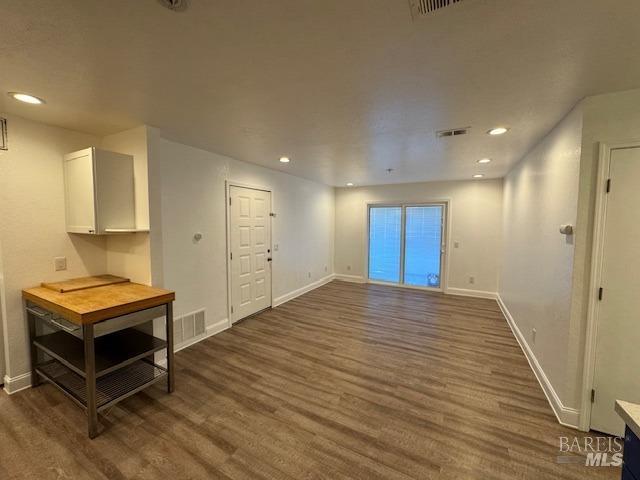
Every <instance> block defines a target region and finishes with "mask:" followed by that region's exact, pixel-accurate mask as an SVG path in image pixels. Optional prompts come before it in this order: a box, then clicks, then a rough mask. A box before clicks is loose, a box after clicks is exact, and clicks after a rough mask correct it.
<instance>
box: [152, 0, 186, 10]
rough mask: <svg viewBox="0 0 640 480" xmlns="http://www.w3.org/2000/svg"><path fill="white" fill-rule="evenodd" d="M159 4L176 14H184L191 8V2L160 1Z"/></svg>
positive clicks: (184, 0) (176, 0) (177, 0)
mask: <svg viewBox="0 0 640 480" xmlns="http://www.w3.org/2000/svg"><path fill="white" fill-rule="evenodd" d="M158 3H160V5H162V6H163V7H166V8H168V9H169V10H173V11H174V12H184V11H185V10H186V9H187V7H188V6H189V0H158Z"/></svg>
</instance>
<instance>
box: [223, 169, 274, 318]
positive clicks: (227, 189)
mask: <svg viewBox="0 0 640 480" xmlns="http://www.w3.org/2000/svg"><path fill="white" fill-rule="evenodd" d="M231 187H240V188H250V189H252V190H261V191H263V192H269V194H270V197H271V205H270V206H269V210H270V212H269V213H270V215H269V222H270V224H271V226H270V232H271V235H270V236H271V238H270V239H269V243H270V244H269V250H270V252H271V255H273V217H272V216H271V213H273V205H274V203H275V202H274V192H273V189H271V188H268V187H262V186H257V185H250V184H246V183H242V182H235V181H233V180H226V181H225V185H224V211H225V217H226V229H227V249H226V259H227V261H226V265H227V318H228V319H229V324H230V325H233V323H234V317H233V313H232V312H231V303H232V301H231V293H232V292H231V264H230V255H231V217H230V215H229V199H230V198H231ZM269 263H270V266H269V268H271V289H270V290H271V291H270V292H269V297H270V303H271V305H270V306H271V307H272V308H273V263H274V262H269Z"/></svg>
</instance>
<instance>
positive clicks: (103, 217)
mask: <svg viewBox="0 0 640 480" xmlns="http://www.w3.org/2000/svg"><path fill="white" fill-rule="evenodd" d="M93 165H94V168H95V190H96V218H97V225H96V226H97V229H96V231H97V232H98V233H116V232H124V231H134V230H135V229H136V217H135V193H134V185H133V157H132V156H131V155H124V154H121V153H115V152H107V151H105V150H100V149H98V148H96V149H94V162H93Z"/></svg>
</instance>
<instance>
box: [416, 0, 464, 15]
mask: <svg viewBox="0 0 640 480" xmlns="http://www.w3.org/2000/svg"><path fill="white" fill-rule="evenodd" d="M461 1H462V0H409V8H410V9H411V17H412V18H413V19H414V20H416V19H418V18H421V17H426V16H428V15H430V14H432V13H433V12H435V11H436V10H440V9H441V8H445V7H448V6H450V5H453V4H454V3H458V2H461Z"/></svg>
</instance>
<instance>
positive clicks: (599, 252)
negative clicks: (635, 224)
mask: <svg viewBox="0 0 640 480" xmlns="http://www.w3.org/2000/svg"><path fill="white" fill-rule="evenodd" d="M637 147H640V140H632V141H627V142H619V143H604V142H600V155H599V159H598V173H597V180H596V198H595V212H594V217H593V218H594V221H593V245H592V248H591V272H590V280H589V298H588V307H587V325H586V336H585V348H584V361H583V373H582V385H583V388H582V402H581V409H580V424H579V427H580V430H583V431H589V429H590V427H591V406H592V404H591V390H592V389H593V381H594V376H595V367H596V342H597V339H598V312H599V306H600V304H599V300H598V290H599V289H600V286H601V281H602V264H603V262H604V235H605V225H606V219H607V180H608V179H609V167H610V165H611V152H612V151H613V150H619V149H623V148H637Z"/></svg>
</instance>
